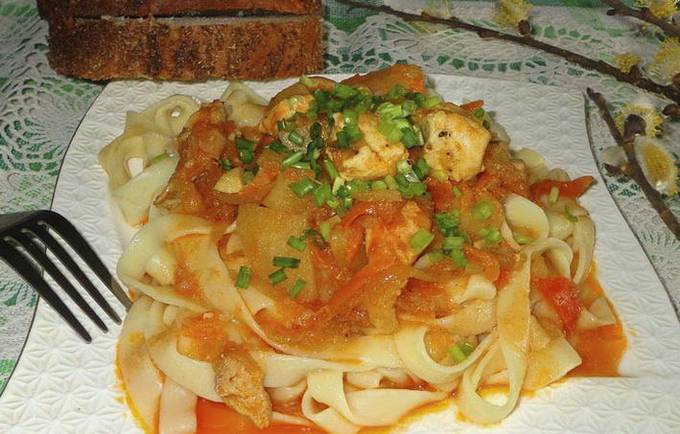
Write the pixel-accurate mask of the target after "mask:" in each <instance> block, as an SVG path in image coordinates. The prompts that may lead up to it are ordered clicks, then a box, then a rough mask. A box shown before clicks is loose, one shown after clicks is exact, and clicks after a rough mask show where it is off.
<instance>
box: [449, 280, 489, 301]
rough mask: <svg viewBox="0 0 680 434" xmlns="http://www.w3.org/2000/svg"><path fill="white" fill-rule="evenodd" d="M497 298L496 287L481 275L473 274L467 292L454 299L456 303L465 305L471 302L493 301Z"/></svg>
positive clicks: (466, 287) (466, 288)
mask: <svg viewBox="0 0 680 434" xmlns="http://www.w3.org/2000/svg"><path fill="white" fill-rule="evenodd" d="M494 297H496V285H494V284H493V283H492V282H491V281H490V280H489V279H487V278H486V277H484V276H482V275H481V274H473V275H472V276H470V278H469V279H468V282H467V285H466V286H465V292H463V294H462V295H461V296H460V297H459V298H456V299H454V302H455V303H459V304H462V303H465V302H466V301H469V300H492V299H493V298H494Z"/></svg>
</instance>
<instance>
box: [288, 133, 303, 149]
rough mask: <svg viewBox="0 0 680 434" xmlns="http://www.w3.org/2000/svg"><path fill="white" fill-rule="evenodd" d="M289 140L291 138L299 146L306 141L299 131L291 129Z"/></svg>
mask: <svg viewBox="0 0 680 434" xmlns="http://www.w3.org/2000/svg"><path fill="white" fill-rule="evenodd" d="M288 140H290V141H291V142H292V143H294V144H296V145H298V146H301V145H302V143H303V142H304V139H303V138H302V136H301V135H300V133H298V132H297V131H291V132H290V134H288Z"/></svg>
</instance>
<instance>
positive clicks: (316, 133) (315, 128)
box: [309, 122, 321, 139]
mask: <svg viewBox="0 0 680 434" xmlns="http://www.w3.org/2000/svg"><path fill="white" fill-rule="evenodd" d="M309 137H311V138H312V139H320V138H321V124H320V123H318V122H314V123H313V124H312V126H311V127H309Z"/></svg>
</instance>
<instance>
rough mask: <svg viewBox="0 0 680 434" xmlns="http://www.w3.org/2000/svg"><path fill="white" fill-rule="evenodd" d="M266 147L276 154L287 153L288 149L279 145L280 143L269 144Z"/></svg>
mask: <svg viewBox="0 0 680 434" xmlns="http://www.w3.org/2000/svg"><path fill="white" fill-rule="evenodd" d="M267 147H268V148H269V149H271V150H272V151H274V152H276V153H278V154H286V153H288V148H286V147H285V146H284V145H282V144H281V142H278V141H274V142H271V143H270V144H269V146H267Z"/></svg>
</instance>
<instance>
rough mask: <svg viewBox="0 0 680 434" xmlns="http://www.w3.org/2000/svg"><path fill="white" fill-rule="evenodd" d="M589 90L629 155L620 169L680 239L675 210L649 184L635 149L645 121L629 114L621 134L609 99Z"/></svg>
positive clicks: (589, 94) (616, 137)
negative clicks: (636, 185)
mask: <svg viewBox="0 0 680 434" xmlns="http://www.w3.org/2000/svg"><path fill="white" fill-rule="evenodd" d="M587 92H588V97H589V98H590V99H591V100H592V101H593V102H594V103H595V105H596V106H597V108H598V109H599V110H600V115H601V116H602V119H604V121H605V122H606V124H607V126H608V127H609V131H610V132H611V134H612V136H613V137H614V140H615V141H616V143H617V144H618V145H619V146H622V147H623V150H624V151H625V152H626V157H628V164H626V165H625V166H624V167H623V168H622V169H620V171H621V172H622V173H624V174H626V175H628V176H630V177H631V178H632V179H633V180H634V181H635V182H637V184H638V185H639V186H640V188H641V189H642V192H643V193H644V194H645V196H646V197H647V200H649V203H650V204H651V205H652V207H654V209H655V210H656V212H657V213H658V214H659V217H661V220H663V222H664V223H665V224H666V226H668V229H670V231H671V232H672V233H673V235H675V238H677V239H678V241H680V223H679V222H678V219H677V218H676V217H675V215H674V214H673V212H672V211H671V210H670V209H669V208H668V207H667V206H666V204H665V202H664V201H663V197H662V196H661V193H659V192H658V191H656V190H655V189H654V187H652V186H651V185H650V184H649V182H648V181H647V178H645V175H644V174H643V173H642V169H641V168H640V164H639V163H638V161H637V157H636V156H635V149H634V142H635V136H636V135H638V134H644V133H645V121H644V120H642V118H640V117H639V116H636V115H631V116H628V118H626V121H625V123H624V134H623V136H621V133H620V132H619V130H618V129H617V128H616V124H615V122H614V118H612V115H611V113H609V109H608V108H607V101H606V100H605V98H604V96H602V94H601V93H598V92H594V91H593V90H592V89H590V88H588V89H587ZM608 170H610V171H613V170H612V168H611V166H610V167H608Z"/></svg>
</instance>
